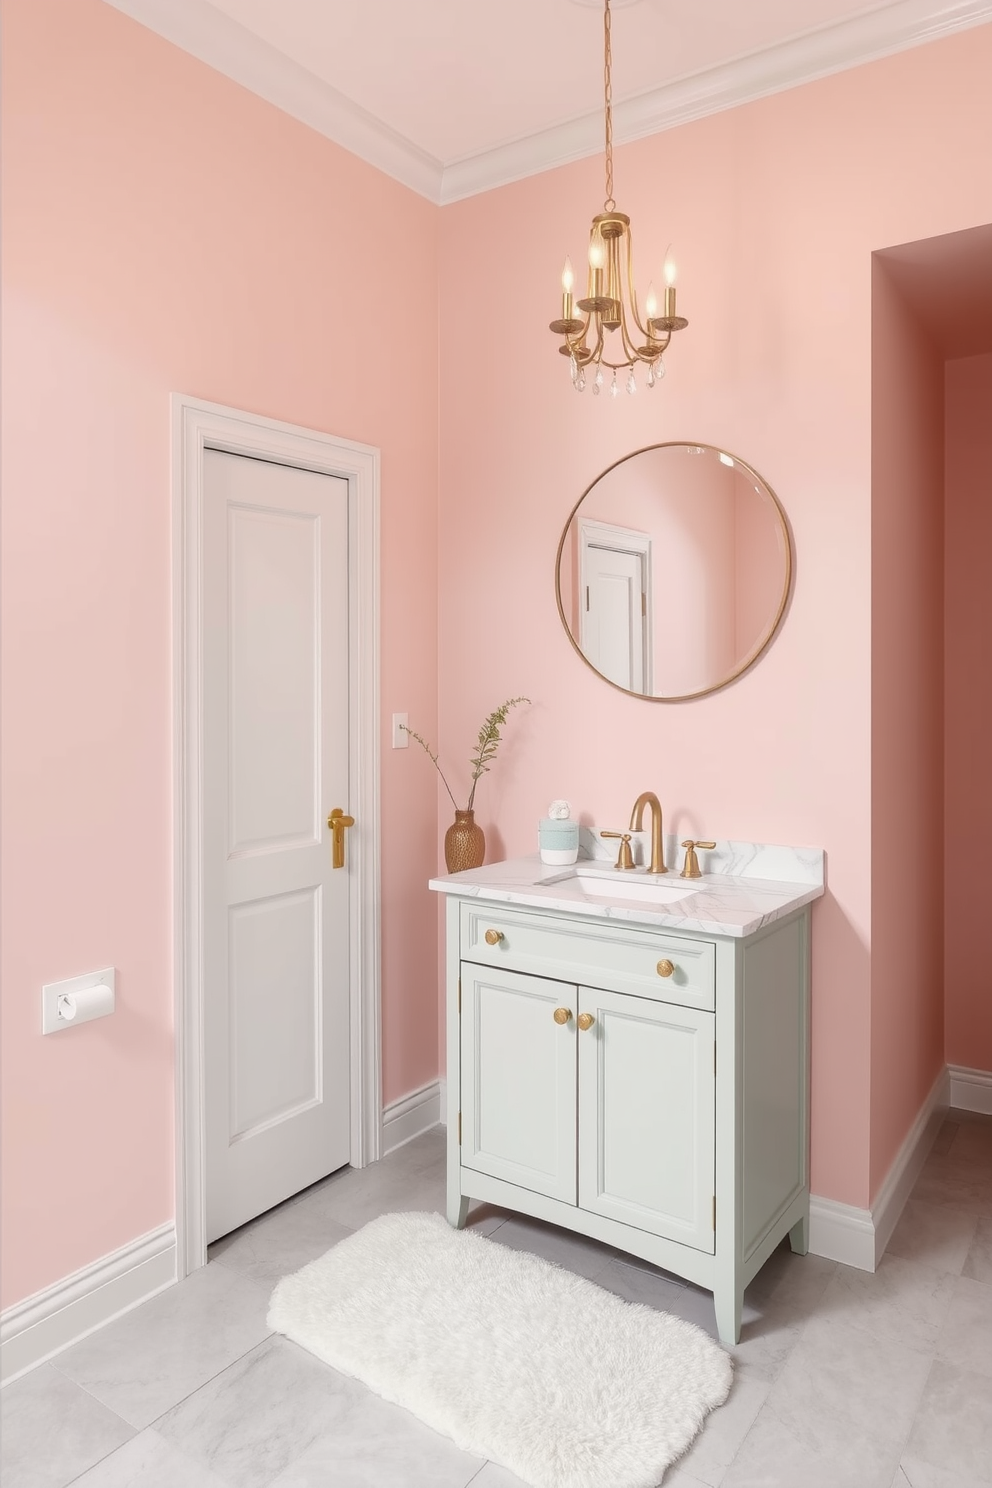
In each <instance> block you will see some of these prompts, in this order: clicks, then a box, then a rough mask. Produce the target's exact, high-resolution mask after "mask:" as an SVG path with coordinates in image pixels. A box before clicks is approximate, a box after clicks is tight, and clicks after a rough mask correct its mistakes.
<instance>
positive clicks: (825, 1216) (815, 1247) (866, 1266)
mask: <svg viewBox="0 0 992 1488" xmlns="http://www.w3.org/2000/svg"><path fill="white" fill-rule="evenodd" d="M949 1092H950V1080H949V1075H948V1070H947V1068H946V1066H945V1068H944V1069H942V1070H941V1072H940V1074H939V1075H938V1076H937V1078H936V1080H935V1081H934V1083H933V1088H932V1089H931V1091H930V1094H929V1095H928V1096H927V1098H926V1100H925V1101H924V1102H923V1104H922V1106H921V1107H920V1109H919V1111H918V1112H917V1114H916V1120H915V1121H914V1122H913V1125H912V1126H911V1127H910V1129H909V1131H908V1132H907V1133H906V1137H905V1139H904V1141H903V1144H902V1146H901V1147H900V1148H899V1151H898V1152H897V1153H896V1156H895V1160H894V1161H893V1163H892V1166H891V1167H890V1168H889V1171H888V1172H887V1173H886V1175H885V1178H884V1180H883V1182H882V1185H881V1187H880V1188H879V1190H878V1193H877V1194H876V1195H875V1200H874V1203H873V1204H872V1206H871V1208H870V1209H857V1208H855V1207H854V1205H853V1204H839V1203H837V1202H836V1201H835V1200H834V1199H821V1198H817V1197H816V1195H812V1196H811V1198H810V1201H809V1248H810V1250H811V1251H813V1253H814V1254H815V1255H819V1256H825V1257H826V1258H827V1259H828V1260H831V1261H841V1262H843V1264H844V1265H845V1266H856V1267H857V1268H858V1269H859V1270H860V1271H874V1270H875V1269H876V1267H877V1266H878V1263H879V1261H880V1260H881V1259H882V1256H883V1255H884V1254H885V1247H886V1246H887V1245H888V1243H889V1241H890V1240H891V1238H892V1231H893V1230H894V1229H895V1227H896V1225H897V1224H898V1223H899V1216H900V1214H901V1213H902V1211H903V1209H904V1208H905V1205H906V1200H907V1199H908V1198H909V1196H910V1194H911V1192H912V1190H913V1184H914V1183H915V1182H916V1180H917V1178H918V1177H919V1176H920V1172H921V1171H922V1168H923V1164H924V1163H925V1162H926V1160H927V1155H928V1154H929V1152H930V1148H931V1147H932V1146H933V1144H934V1139H935V1138H936V1136H937V1133H938V1131H939V1130H940V1126H941V1123H942V1121H943V1119H944V1116H945V1114H946V1112H947V1102H948V1095H949Z"/></svg>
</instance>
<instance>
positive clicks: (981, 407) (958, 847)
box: [944, 354, 992, 1070]
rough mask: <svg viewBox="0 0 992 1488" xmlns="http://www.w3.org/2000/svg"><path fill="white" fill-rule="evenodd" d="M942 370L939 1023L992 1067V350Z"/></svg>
mask: <svg viewBox="0 0 992 1488" xmlns="http://www.w3.org/2000/svg"><path fill="white" fill-rule="evenodd" d="M945 373H946V378H945V412H946V444H945V481H946V484H945V500H946V517H945V520H946V527H945V549H944V562H945V574H946V585H945V594H944V616H945V625H946V634H945V644H946V650H945V673H944V675H945V689H946V690H945V704H944V706H945V718H946V739H945V745H944V766H945V774H944V781H945V786H944V798H945V807H946V823H945V837H944V847H945V866H946V879H945V884H946V898H945V912H944V934H945V939H944V984H945V1003H944V1026H945V1036H946V1050H947V1060H948V1063H950V1064H958V1065H963V1066H964V1067H965V1068H966V1069H980V1070H992V973H990V971H989V955H988V936H987V923H988V906H989V904H990V903H992V859H990V857H989V853H988V850H987V843H988V841H989V838H990V836H992V774H990V771H989V740H990V738H992V670H990V667H989V650H990V640H992V586H990V581H989V579H990V576H989V554H990V553H992V354H990V355H985V356H973V357H964V358H961V359H959V360H955V361H950V362H948V363H947V364H946V368H945Z"/></svg>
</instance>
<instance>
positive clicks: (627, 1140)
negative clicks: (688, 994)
mask: <svg viewBox="0 0 992 1488" xmlns="http://www.w3.org/2000/svg"><path fill="white" fill-rule="evenodd" d="M579 1013H580V1014H581V1015H584V1016H582V1017H580V1020H579V1023H580V1030H581V1031H580V1032H579V1033H578V1035H577V1036H578V1046H579V1207H580V1208H582V1209H587V1210H591V1211H592V1212H593V1213H595V1214H602V1215H604V1216H606V1217H607V1218H609V1219H617V1220H620V1221H622V1223H624V1224H628V1225H634V1226H636V1228H637V1229H640V1230H648V1231H650V1232H651V1233H652V1234H656V1235H664V1236H666V1237H667V1238H668V1239H671V1240H676V1241H679V1242H680V1243H681V1244H683V1245H691V1246H693V1247H694V1248H695V1249H697V1250H705V1251H708V1252H710V1253H712V1252H713V1249H714V1229H713V1195H714V1192H715V1189H714V1186H713V1183H714V1115H715V1094H716V1080H715V1076H714V1072H713V1059H714V1048H715V1045H714V1034H715V1028H714V1015H713V1014H712V1013H705V1012H700V1011H698V1010H696V1009H695V1008H687V1007H677V1006H675V1005H674V1004H671V1003H663V1002H653V1001H650V1000H648V999H647V998H643V997H633V996H626V995H621V994H619V993H616V992H603V991H599V990H596V989H594V988H590V987H580V989H579ZM589 1018H591V1022H590V1023H589V1026H588V1027H586V1026H584V1025H585V1024H586V1023H587V1020H588V1019H589Z"/></svg>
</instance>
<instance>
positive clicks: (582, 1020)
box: [575, 1013, 596, 1033]
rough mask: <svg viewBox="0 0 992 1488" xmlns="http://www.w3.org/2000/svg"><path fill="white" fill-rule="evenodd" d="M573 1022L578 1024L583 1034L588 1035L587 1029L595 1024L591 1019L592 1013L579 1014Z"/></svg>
mask: <svg viewBox="0 0 992 1488" xmlns="http://www.w3.org/2000/svg"><path fill="white" fill-rule="evenodd" d="M575 1021H576V1023H578V1025H579V1027H580V1028H581V1029H582V1032H583V1033H588V1031H589V1029H590V1028H591V1027H592V1025H593V1024H594V1023H595V1021H596V1019H595V1018H594V1017H593V1015H592V1013H580V1014H579V1016H578V1017H577V1018H576V1020H575Z"/></svg>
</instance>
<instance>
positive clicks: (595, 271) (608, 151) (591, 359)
mask: <svg viewBox="0 0 992 1488" xmlns="http://www.w3.org/2000/svg"><path fill="white" fill-rule="evenodd" d="M603 114H604V125H605V146H606V148H605V166H606V196H605V200H604V202H603V210H602V212H601V213H600V214H599V215H598V216H596V217H594V218H593V221H592V227H591V229H590V231H589V273H588V280H587V290H586V295H585V297H584V299H581V300H577V301H575V302H574V304H573V300H572V271H571V265H570V263H569V262H568V260H566V264H565V272H564V273H563V274H562V314H561V318H560V319H558V320H553V321H551V323H550V327H549V329H550V330H551V331H552V332H553V333H554V335H556V336H563V337H564V344H563V345H562V346H560V347H559V348H558V350H559V351H560V352H561V354H562V355H563V356H567V357H568V358H569V360H570V362H571V366H572V382H573V383H574V385H575V387H576V389H577V391H578V392H582V390H583V388H584V387H585V384H586V375H585V369H586V368H587V367H595V368H596V377H595V382H594V386H593V391H594V392H596V393H598V392H599V391H600V389H601V387H602V386H603V373H602V368H603V367H607V368H609V369H610V370H611V371H612V372H613V383H612V387H611V389H610V391H611V392H612V393H614V394H615V393H616V392H617V391H618V387H617V379H616V374H617V372H619V371H620V370H621V369H624V370H626V371H627V373H628V379H627V391H628V392H633V391H634V390H635V389H634V383H633V375H634V364H635V362H641V363H643V364H645V365H646V366H647V368H648V377H647V382H648V386H649V387H653V386H654V383H655V382H656V381H657V379H658V378H659V377H661V376H663V375H664V366H663V365H661V356H662V353H663V352H664V351H665V349H666V347H667V346H668V343H669V342H670V340H671V338H672V332H673V331H680V330H683V329H684V327H685V326H686V325H687V324H688V322H687V321H686V320H685V318H684V317H683V316H681V315H677V314H676V313H675V287H674V285H673V284H669V286H668V288H667V290H666V292H665V313H664V315H662V316H659V315H657V314H656V313H655V312H656V308H657V307H656V303H654V302H653V301H652V294H651V292H649V294H648V297H647V301H646V304H645V313H644V315H643V317H642V315H641V312H640V310H639V308H638V304H637V293H636V291H635V289H634V266H633V244H632V241H631V234H630V218H629V217H628V216H626V214H625V213H623V212H618V211H617V209H616V206H617V204H616V202H615V201H614V199H613V42H612V16H611V13H610V0H604V7H603ZM625 245H626V248H625V251H624V246H625ZM576 310H580V311H581V312H582V313H583V315H584V316H585V317H586V318H585V320H578V319H577V318H576V316H575V313H574V312H575V311H576ZM635 331H636V335H635ZM611 332H616V333H617V335H618V337H619V345H618V347H617V348H616V351H615V352H614V355H618V356H619V360H617V361H611V360H610V359H609V357H607V356H605V355H604V351H605V347H606V342H605V336H606V335H609V334H610V333H611ZM590 340H591V344H590ZM611 349H612V348H611Z"/></svg>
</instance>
